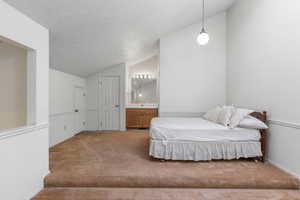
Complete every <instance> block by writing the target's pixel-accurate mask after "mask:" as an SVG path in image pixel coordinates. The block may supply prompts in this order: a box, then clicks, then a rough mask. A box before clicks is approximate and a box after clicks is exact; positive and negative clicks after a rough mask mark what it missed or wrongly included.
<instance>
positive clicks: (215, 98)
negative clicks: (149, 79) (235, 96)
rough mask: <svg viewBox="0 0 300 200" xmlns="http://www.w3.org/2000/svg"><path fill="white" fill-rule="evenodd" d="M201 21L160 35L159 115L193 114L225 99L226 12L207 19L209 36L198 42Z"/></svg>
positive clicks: (198, 113)
mask: <svg viewBox="0 0 300 200" xmlns="http://www.w3.org/2000/svg"><path fill="white" fill-rule="evenodd" d="M200 30H201V24H194V25H191V26H189V27H186V28H185V29H183V30H180V31H178V32H175V33H171V34H169V35H167V36H165V37H163V38H161V39H160V115H161V116H177V115H178V116H196V115H200V114H201V113H202V112H205V111H207V110H208V109H210V108H212V107H214V106H216V105H217V104H224V103H225V95H226V91H225V87H226V80H225V78H226V14H225V13H221V14H219V15H217V16H215V17H212V18H209V19H208V21H207V31H208V32H209V33H210V36H211V40H210V42H209V43H208V45H207V46H199V45H198V43H197V35H198V34H199V31H200Z"/></svg>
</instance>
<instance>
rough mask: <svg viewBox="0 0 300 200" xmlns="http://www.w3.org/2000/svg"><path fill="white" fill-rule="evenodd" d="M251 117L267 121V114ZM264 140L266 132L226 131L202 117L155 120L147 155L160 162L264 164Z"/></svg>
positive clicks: (253, 114) (152, 125)
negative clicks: (251, 161) (251, 160)
mask: <svg viewBox="0 0 300 200" xmlns="http://www.w3.org/2000/svg"><path fill="white" fill-rule="evenodd" d="M251 115H252V116H253V117H256V118H257V119H260V120H261V121H263V122H266V112H263V113H260V112H255V113H252V114H251ZM265 141H266V130H255V129H244V128H234V129H229V128H227V127H225V126H222V125H220V124H217V123H214V122H210V121H207V120H205V119H203V118H154V119H153V120H152V121H151V128H150V149H149V154H150V156H152V157H154V158H157V159H162V160H183V161H209V160H232V159H240V158H259V159H260V160H261V161H264V158H265V145H266V142H265Z"/></svg>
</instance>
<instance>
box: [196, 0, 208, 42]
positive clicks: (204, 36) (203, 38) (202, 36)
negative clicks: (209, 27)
mask: <svg viewBox="0 0 300 200" xmlns="http://www.w3.org/2000/svg"><path fill="white" fill-rule="evenodd" d="M204 18H205V8H204V0H202V29H201V32H200V34H199V35H198V37H197V41H198V43H199V44H200V45H202V46H204V45H206V44H207V43H208V41H209V35H208V33H207V32H206V31H205V29H204V25H205V24H204Z"/></svg>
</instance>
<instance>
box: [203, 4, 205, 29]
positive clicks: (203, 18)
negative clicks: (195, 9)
mask: <svg viewBox="0 0 300 200" xmlns="http://www.w3.org/2000/svg"><path fill="white" fill-rule="evenodd" d="M204 16H205V13H204V0H202V28H204Z"/></svg>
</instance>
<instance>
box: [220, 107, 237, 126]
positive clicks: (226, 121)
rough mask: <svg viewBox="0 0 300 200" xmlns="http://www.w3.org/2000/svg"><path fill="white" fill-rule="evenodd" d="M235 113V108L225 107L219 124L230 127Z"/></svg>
mask: <svg viewBox="0 0 300 200" xmlns="http://www.w3.org/2000/svg"><path fill="white" fill-rule="evenodd" d="M233 111H234V107H233V106H223V107H222V110H221V112H220V114H219V118H218V121H217V122H218V123H219V124H222V125H224V126H227V127H228V126H229V125H230V118H231V116H232V114H233Z"/></svg>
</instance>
